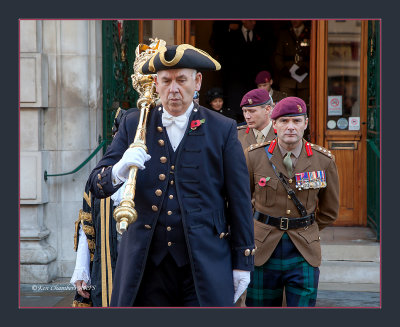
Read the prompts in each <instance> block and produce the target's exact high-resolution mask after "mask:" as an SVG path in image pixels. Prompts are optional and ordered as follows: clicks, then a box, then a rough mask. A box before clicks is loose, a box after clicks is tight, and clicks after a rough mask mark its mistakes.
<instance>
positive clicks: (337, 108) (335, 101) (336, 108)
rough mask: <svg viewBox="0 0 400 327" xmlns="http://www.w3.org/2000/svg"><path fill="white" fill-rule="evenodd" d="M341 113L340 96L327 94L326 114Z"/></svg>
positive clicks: (334, 114) (335, 114)
mask: <svg viewBox="0 0 400 327" xmlns="http://www.w3.org/2000/svg"><path fill="white" fill-rule="evenodd" d="M341 115H342V96H341V95H330V96H328V116H341Z"/></svg>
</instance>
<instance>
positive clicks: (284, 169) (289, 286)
mask: <svg viewBox="0 0 400 327" xmlns="http://www.w3.org/2000/svg"><path fill="white" fill-rule="evenodd" d="M306 112H307V111H306V104H305V103H304V101H303V100H302V99H300V98H297V97H287V98H285V99H283V100H281V101H279V102H278V104H277V105H276V106H275V108H274V110H273V111H272V114H271V119H272V122H273V128H274V129H276V132H277V137H276V138H275V139H274V140H272V141H268V142H264V143H261V144H256V145H251V146H250V147H248V148H247V149H246V150H245V157H246V161H247V166H248V169H249V174H250V189H251V192H252V194H253V198H254V199H255V201H254V235H255V243H256V246H257V251H256V254H255V268H254V273H252V275H251V282H250V285H249V287H248V289H247V299H246V305H247V306H266V307H273V306H281V305H282V297H283V289H285V294H286V303H287V306H291V307H293V306H315V302H316V297H317V288H318V280H319V268H318V267H319V265H320V264H321V246H320V237H319V232H320V230H321V229H323V228H325V227H326V226H328V225H329V224H332V223H333V222H334V221H335V220H336V218H337V217H338V212H339V177H338V172H337V168H336V164H335V160H334V156H333V155H332V153H331V152H330V151H328V150H326V149H324V148H323V147H320V146H318V145H315V144H311V143H309V142H307V141H306V140H304V139H303V134H304V130H305V129H306V127H307V124H308V118H307V115H306ZM317 209H318V210H317Z"/></svg>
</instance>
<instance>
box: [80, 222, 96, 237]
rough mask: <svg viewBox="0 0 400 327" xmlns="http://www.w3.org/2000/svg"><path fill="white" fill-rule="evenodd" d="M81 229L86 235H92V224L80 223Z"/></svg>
mask: <svg viewBox="0 0 400 327" xmlns="http://www.w3.org/2000/svg"><path fill="white" fill-rule="evenodd" d="M82 229H83V231H84V233H85V234H86V235H90V236H94V235H95V233H94V228H93V226H89V225H85V224H82Z"/></svg>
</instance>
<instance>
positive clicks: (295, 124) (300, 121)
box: [272, 116, 308, 148]
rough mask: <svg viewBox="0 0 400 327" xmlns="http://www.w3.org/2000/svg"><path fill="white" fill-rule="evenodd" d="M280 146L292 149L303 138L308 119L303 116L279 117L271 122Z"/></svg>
mask: <svg viewBox="0 0 400 327" xmlns="http://www.w3.org/2000/svg"><path fill="white" fill-rule="evenodd" d="M272 124H273V127H274V129H276V134H277V136H278V140H279V142H280V144H281V145H283V146H286V147H289V148H292V147H295V146H296V145H297V144H298V143H299V142H301V139H302V138H303V135H304V131H305V129H306V128H307V124H308V118H305V116H293V117H279V118H278V119H277V120H273V122H272Z"/></svg>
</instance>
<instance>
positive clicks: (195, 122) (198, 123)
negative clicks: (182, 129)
mask: <svg viewBox="0 0 400 327" xmlns="http://www.w3.org/2000/svg"><path fill="white" fill-rule="evenodd" d="M205 121H206V120H205V119H204V118H203V119H201V120H192V121H191V122H190V131H189V132H191V131H194V130H195V129H197V127H199V126H201V124H204V123H205Z"/></svg>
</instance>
